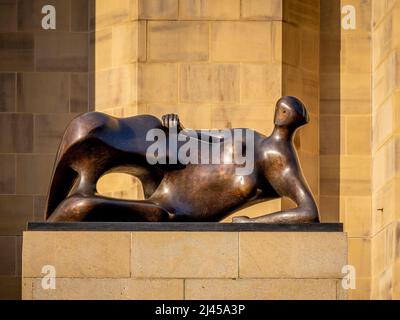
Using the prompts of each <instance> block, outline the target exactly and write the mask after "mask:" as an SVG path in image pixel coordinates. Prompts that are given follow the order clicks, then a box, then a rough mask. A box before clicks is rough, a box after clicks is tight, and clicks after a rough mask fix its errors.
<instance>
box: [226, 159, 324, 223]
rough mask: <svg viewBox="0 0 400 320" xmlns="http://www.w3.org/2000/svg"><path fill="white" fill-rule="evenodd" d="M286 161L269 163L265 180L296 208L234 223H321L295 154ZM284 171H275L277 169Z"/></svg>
mask: <svg viewBox="0 0 400 320" xmlns="http://www.w3.org/2000/svg"><path fill="white" fill-rule="evenodd" d="M283 158H284V159H277V162H279V164H278V165H277V166H275V164H274V163H269V164H268V165H267V166H266V168H265V172H264V175H265V178H266V179H267V180H268V181H269V183H270V184H271V186H272V187H273V188H274V189H275V190H276V191H277V193H278V194H279V196H281V197H287V198H289V199H291V200H292V201H293V202H294V203H295V204H296V205H297V207H296V208H293V209H288V210H282V211H278V212H275V213H271V214H266V215H263V216H260V217H255V218H253V219H250V218H248V217H237V218H234V219H233V222H260V223H311V222H319V213H318V208H317V205H316V203H315V200H314V197H313V195H312V193H311V190H310V188H309V186H308V184H307V182H306V180H305V178H304V176H303V173H302V171H301V168H300V166H299V163H298V160H297V156H296V154H295V153H293V154H289V155H287V156H286V157H285V156H283ZM281 166H282V167H283V170H278V171H275V168H276V167H281Z"/></svg>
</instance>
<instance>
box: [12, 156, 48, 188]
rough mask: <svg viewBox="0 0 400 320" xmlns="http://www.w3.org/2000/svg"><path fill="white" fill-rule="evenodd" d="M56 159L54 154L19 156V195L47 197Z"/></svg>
mask: <svg viewBox="0 0 400 320" xmlns="http://www.w3.org/2000/svg"><path fill="white" fill-rule="evenodd" d="M54 158H55V156H54V155H53V154H18V155H17V177H16V184H17V186H16V189H17V194H29V195H46V194H47V192H48V188H49V184H50V178H51V173H52V169H53V165H54Z"/></svg>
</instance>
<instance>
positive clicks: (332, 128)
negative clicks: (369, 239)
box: [319, 0, 342, 222]
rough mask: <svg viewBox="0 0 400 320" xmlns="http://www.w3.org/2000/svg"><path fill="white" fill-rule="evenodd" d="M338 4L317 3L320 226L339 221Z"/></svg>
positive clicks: (339, 28) (329, 2)
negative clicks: (318, 32) (321, 218)
mask: <svg viewBox="0 0 400 320" xmlns="http://www.w3.org/2000/svg"><path fill="white" fill-rule="evenodd" d="M340 23H341V1H340V0H329V1H321V14H320V27H321V33H320V48H321V49H320V133H319V146H320V210H321V212H323V214H324V216H323V220H324V222H335V221H339V220H340V216H339V215H340V146H341V138H342V137H341V131H340V127H341V125H340V114H341V105H340V99H341V96H340V51H341V24H340Z"/></svg>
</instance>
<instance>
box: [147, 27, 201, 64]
mask: <svg viewBox="0 0 400 320" xmlns="http://www.w3.org/2000/svg"><path fill="white" fill-rule="evenodd" d="M147 28H148V49H147V50H148V56H147V58H148V59H149V60H150V61H207V60H208V40H209V34H208V29H209V27H208V23H206V22H198V21H190V22H189V21H166V22H164V21H162V22H160V21H149V22H148V27H147Z"/></svg>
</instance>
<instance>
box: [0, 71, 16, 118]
mask: <svg viewBox="0 0 400 320" xmlns="http://www.w3.org/2000/svg"><path fill="white" fill-rule="evenodd" d="M16 83H17V82H16V75H15V73H0V112H14V111H15V103H16V94H15V91H16Z"/></svg>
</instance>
